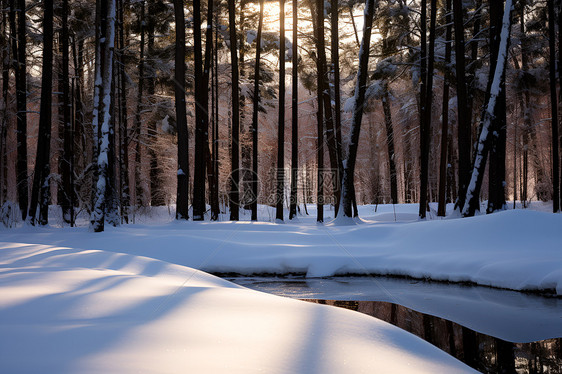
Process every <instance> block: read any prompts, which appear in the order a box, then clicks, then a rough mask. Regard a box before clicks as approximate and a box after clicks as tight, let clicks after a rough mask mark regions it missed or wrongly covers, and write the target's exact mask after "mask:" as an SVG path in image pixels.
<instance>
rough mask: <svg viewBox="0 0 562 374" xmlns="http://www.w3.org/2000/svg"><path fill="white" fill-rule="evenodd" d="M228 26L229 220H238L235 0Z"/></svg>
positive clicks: (238, 146) (229, 12)
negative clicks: (229, 108)
mask: <svg viewBox="0 0 562 374" xmlns="http://www.w3.org/2000/svg"><path fill="white" fill-rule="evenodd" d="M228 26H229V29H230V30H229V36H230V38H229V43H230V68H231V71H232V73H231V79H232V81H231V82H232V85H231V86H232V113H231V115H232V141H231V148H232V159H231V173H230V193H229V203H230V220H231V221H238V219H239V217H240V187H239V183H240V171H239V167H240V145H239V133H240V93H239V82H238V79H239V73H238V47H237V44H238V43H237V40H236V1H235V0H228Z"/></svg>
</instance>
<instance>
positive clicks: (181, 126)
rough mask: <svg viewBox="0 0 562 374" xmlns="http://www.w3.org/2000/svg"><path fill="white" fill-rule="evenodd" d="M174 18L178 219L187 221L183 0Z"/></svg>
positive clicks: (176, 6)
mask: <svg viewBox="0 0 562 374" xmlns="http://www.w3.org/2000/svg"><path fill="white" fill-rule="evenodd" d="M174 18H175V23H176V48H175V70H174V95H175V103H176V104H175V105H176V127H177V138H178V171H177V178H178V187H177V195H176V219H178V220H187V219H188V218H189V203H188V194H189V152H188V150H189V143H188V132H187V114H186V108H185V17H184V12H183V0H174Z"/></svg>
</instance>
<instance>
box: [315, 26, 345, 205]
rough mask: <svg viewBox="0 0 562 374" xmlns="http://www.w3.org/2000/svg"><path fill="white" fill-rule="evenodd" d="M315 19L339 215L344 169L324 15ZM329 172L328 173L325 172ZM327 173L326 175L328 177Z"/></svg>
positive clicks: (322, 90) (321, 85)
mask: <svg viewBox="0 0 562 374" xmlns="http://www.w3.org/2000/svg"><path fill="white" fill-rule="evenodd" d="M317 18H318V19H313V20H312V21H313V22H312V27H313V30H314V34H315V35H317V37H316V38H315V40H316V52H317V58H316V68H317V71H318V76H319V78H320V80H319V81H318V84H319V86H318V92H319V94H320V95H321V96H319V100H321V101H322V106H323V111H324V127H323V131H324V132H325V135H324V136H325V139H326V143H327V145H328V156H329V157H330V172H329V173H330V174H332V178H331V181H332V189H333V192H334V195H335V197H336V202H335V206H336V207H335V213H336V215H337V213H338V209H339V198H340V185H341V181H340V179H339V178H340V171H341V170H342V169H343V167H342V166H341V165H342V162H341V152H338V151H339V150H338V148H337V144H336V131H335V126H334V119H333V112H332V98H331V95H330V82H329V79H328V64H327V58H326V46H325V41H324V35H325V34H324V17H323V16H322V18H321V19H320V17H319V16H318V17H317ZM325 174H328V173H325ZM326 177H327V175H325V176H324V178H326Z"/></svg>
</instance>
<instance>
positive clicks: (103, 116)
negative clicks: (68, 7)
mask: <svg viewBox="0 0 562 374" xmlns="http://www.w3.org/2000/svg"><path fill="white" fill-rule="evenodd" d="M106 17H107V21H106V30H105V33H104V36H103V38H102V39H101V40H100V44H103V47H102V48H103V52H104V56H103V61H100V62H101V66H100V78H101V79H100V85H99V89H98V93H99V99H98V97H96V98H95V99H94V100H98V102H97V104H98V107H99V111H98V112H97V113H96V114H97V115H96V117H95V118H94V119H95V121H94V130H98V131H100V137H99V139H98V144H99V146H98V149H99V153H98V158H97V168H98V181H97V183H96V192H95V198H94V207H93V209H92V215H91V219H90V221H91V224H92V229H93V230H94V231H95V232H99V231H103V229H104V219H105V205H106V204H105V200H106V189H107V188H108V186H107V184H108V183H107V182H108V178H107V177H108V154H109V147H110V144H109V119H110V113H109V108H110V105H111V81H112V75H113V50H114V48H115V0H110V1H108V3H107V15H106ZM100 52H101V51H100ZM100 57H101V53H100ZM97 78H98V77H96V83H98V81H97ZM96 86H97V84H96ZM95 104H96V103H95Z"/></svg>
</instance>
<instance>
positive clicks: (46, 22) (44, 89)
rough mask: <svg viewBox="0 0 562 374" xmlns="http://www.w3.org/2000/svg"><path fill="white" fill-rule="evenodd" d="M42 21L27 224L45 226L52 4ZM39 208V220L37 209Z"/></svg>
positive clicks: (47, 183) (48, 159)
mask: <svg viewBox="0 0 562 374" xmlns="http://www.w3.org/2000/svg"><path fill="white" fill-rule="evenodd" d="M43 6H44V17H43V69H42V71H41V106H40V109H39V110H40V112H39V137H38V141H37V153H36V158H35V173H34V175H33V189H32V191H31V203H30V205H29V217H28V219H29V222H30V223H31V224H32V225H34V224H35V223H39V224H40V225H46V224H47V223H48V220H49V219H48V208H49V173H50V167H49V165H50V151H51V102H52V91H53V90H52V85H53V2H52V1H45V2H44V3H43ZM38 204H39V219H38V220H36V217H37V205H38Z"/></svg>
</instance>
